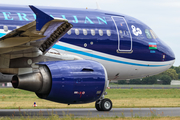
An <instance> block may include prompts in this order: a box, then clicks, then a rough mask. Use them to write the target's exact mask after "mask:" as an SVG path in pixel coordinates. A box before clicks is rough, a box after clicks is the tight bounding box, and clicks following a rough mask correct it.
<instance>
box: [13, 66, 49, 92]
mask: <svg viewBox="0 0 180 120" xmlns="http://www.w3.org/2000/svg"><path fill="white" fill-rule="evenodd" d="M51 81H52V80H51V74H50V71H49V69H48V68H47V67H46V66H40V68H39V72H37V73H28V74H23V75H15V76H13V77H12V81H11V83H12V85H13V87H14V88H19V89H23V90H28V91H32V92H35V93H36V94H40V95H48V94H49V92H50V90H51Z"/></svg>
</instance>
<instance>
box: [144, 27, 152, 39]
mask: <svg viewBox="0 0 180 120" xmlns="http://www.w3.org/2000/svg"><path fill="white" fill-rule="evenodd" d="M145 33H146V37H147V38H148V39H152V36H151V34H150V32H149V30H148V29H145Z"/></svg>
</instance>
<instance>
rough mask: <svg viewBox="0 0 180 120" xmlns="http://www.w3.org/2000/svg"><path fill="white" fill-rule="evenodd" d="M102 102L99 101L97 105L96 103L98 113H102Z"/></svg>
mask: <svg viewBox="0 0 180 120" xmlns="http://www.w3.org/2000/svg"><path fill="white" fill-rule="evenodd" d="M99 101H100V100H97V101H96V103H95V108H96V110H97V111H102V109H101V102H100V103H99Z"/></svg>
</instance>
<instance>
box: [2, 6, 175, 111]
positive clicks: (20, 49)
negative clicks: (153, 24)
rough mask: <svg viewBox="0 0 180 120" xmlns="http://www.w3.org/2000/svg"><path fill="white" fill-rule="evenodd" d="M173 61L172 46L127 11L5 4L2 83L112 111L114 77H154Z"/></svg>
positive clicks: (53, 97)
mask: <svg viewBox="0 0 180 120" xmlns="http://www.w3.org/2000/svg"><path fill="white" fill-rule="evenodd" d="M154 19H155V18H154ZM174 61H175V55H174V53H173V51H172V50H171V48H170V47H169V46H168V45H167V44H165V43H164V42H163V41H162V40H161V39H160V38H159V37H158V36H157V35H156V34H155V33H154V31H153V30H152V29H151V28H150V27H148V26H147V25H146V24H144V23H143V22H141V21H139V20H138V19H136V18H133V17H131V16H128V15H124V14H120V13H116V12H109V11H103V10H99V9H74V8H61V7H38V8H37V7H35V6H33V5H30V6H29V7H28V6H20V5H16V6H15V5H0V72H1V74H0V81H1V82H11V83H12V85H13V87H14V88H18V89H23V90H28V91H32V92H35V94H36V95H37V96H38V97H39V98H42V99H46V100H49V101H54V102H58V103H64V104H68V105H70V104H83V103H90V102H95V108H96V109H97V111H110V110H111V108H112V106H113V105H112V101H111V100H110V99H108V98H105V95H106V94H107V92H106V89H107V87H108V86H109V81H110V80H114V81H117V80H123V79H135V78H143V77H148V76H152V75H155V74H158V73H161V72H163V71H165V70H167V69H169V68H170V67H171V66H172V65H173V63H174Z"/></svg>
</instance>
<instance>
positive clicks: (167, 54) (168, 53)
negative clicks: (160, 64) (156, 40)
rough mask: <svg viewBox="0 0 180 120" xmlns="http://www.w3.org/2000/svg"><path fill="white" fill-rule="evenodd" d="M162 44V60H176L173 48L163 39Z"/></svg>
mask: <svg viewBox="0 0 180 120" xmlns="http://www.w3.org/2000/svg"><path fill="white" fill-rule="evenodd" d="M161 43H162V44H161V45H162V48H160V50H161V51H162V53H163V56H162V57H163V58H162V60H163V61H172V60H175V55H174V52H173V50H172V49H171V48H170V47H169V46H168V45H167V44H165V43H163V42H162V41H161Z"/></svg>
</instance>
